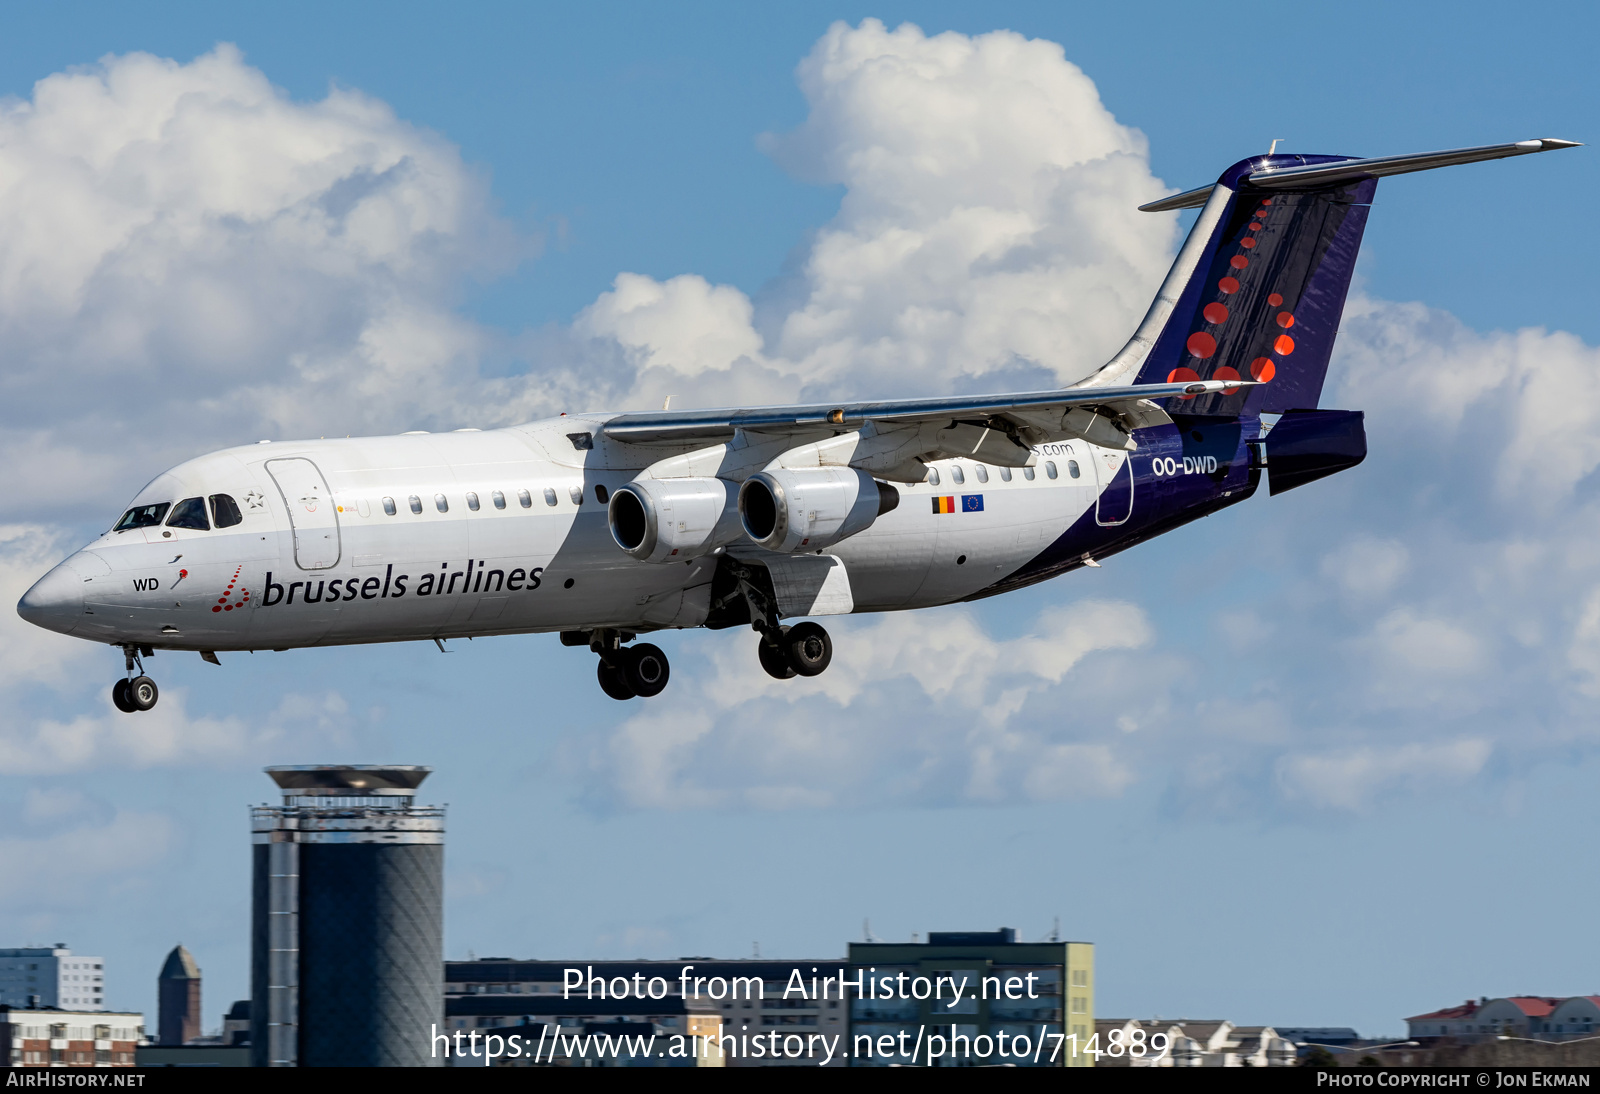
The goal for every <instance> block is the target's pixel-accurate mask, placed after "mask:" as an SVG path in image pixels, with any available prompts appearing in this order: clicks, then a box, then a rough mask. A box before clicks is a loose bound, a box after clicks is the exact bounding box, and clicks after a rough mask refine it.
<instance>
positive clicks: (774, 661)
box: [756, 627, 796, 680]
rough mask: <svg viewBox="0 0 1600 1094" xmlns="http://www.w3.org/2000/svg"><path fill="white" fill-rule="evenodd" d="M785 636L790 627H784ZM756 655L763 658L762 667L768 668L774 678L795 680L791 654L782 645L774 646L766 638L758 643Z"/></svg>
mask: <svg viewBox="0 0 1600 1094" xmlns="http://www.w3.org/2000/svg"><path fill="white" fill-rule="evenodd" d="M783 633H784V635H785V636H787V635H788V633H789V628H788V627H784V628H783ZM756 656H757V657H759V658H760V659H761V667H762V668H764V669H766V670H767V675H768V676H770V677H772V678H773V679H774V680H793V679H794V678H795V675H796V674H795V671H794V666H793V665H791V664H789V656H788V654H786V653H784V651H783V648H782V647H781V646H774V645H773V644H772V643H771V642H768V641H767V640H766V639H765V638H763V639H761V641H759V642H757V643H756Z"/></svg>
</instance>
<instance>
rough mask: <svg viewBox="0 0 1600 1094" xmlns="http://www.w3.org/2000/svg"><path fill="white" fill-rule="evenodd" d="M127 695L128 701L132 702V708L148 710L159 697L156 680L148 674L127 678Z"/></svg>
mask: <svg viewBox="0 0 1600 1094" xmlns="http://www.w3.org/2000/svg"><path fill="white" fill-rule="evenodd" d="M127 695H128V702H130V703H132V704H133V709H134V710H149V709H150V708H151V707H153V706H155V705H156V700H157V699H159V698H161V692H160V690H159V689H158V688H157V687H156V682H155V681H154V680H152V679H150V677H148V676H135V677H134V678H133V679H132V680H129V681H128V691H127Z"/></svg>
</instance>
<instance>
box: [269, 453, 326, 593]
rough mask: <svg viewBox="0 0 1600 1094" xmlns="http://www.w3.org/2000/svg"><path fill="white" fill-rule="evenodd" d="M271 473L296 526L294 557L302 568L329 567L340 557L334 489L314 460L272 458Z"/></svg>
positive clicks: (323, 568) (316, 568)
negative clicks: (329, 485) (330, 486)
mask: <svg viewBox="0 0 1600 1094" xmlns="http://www.w3.org/2000/svg"><path fill="white" fill-rule="evenodd" d="M267 474H269V475H271V476H272V481H273V482H274V483H276V484H277V487H278V491H279V493H281V494H282V495H283V504H284V506H285V508H287V509H288V512H289V525H290V527H291V528H292V529H293V530H294V561H295V564H296V565H298V566H299V567H300V568H301V569H302V570H326V569H329V568H330V567H332V566H334V565H335V564H336V563H338V561H339V553H340V550H341V548H340V543H339V515H338V513H336V512H335V511H334V504H333V491H331V490H329V489H328V482H327V480H326V479H324V478H323V477H322V471H321V470H320V469H319V468H318V467H317V465H316V464H314V463H312V462H311V461H310V460H307V459H303V458H300V457H295V458H292V459H282V460H268V461H267Z"/></svg>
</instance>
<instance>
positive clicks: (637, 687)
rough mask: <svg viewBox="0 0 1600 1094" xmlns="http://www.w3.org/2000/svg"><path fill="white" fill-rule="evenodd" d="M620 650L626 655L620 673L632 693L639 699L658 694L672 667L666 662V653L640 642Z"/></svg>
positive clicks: (664, 685)
mask: <svg viewBox="0 0 1600 1094" xmlns="http://www.w3.org/2000/svg"><path fill="white" fill-rule="evenodd" d="M621 652H622V653H624V654H626V655H627V660H626V661H624V662H623V668H622V675H623V678H624V679H625V680H627V682H628V687H630V688H632V689H633V693H634V694H635V695H637V696H639V697H640V698H641V699H648V698H650V697H651V696H652V695H660V694H661V692H662V690H663V689H664V688H665V687H666V686H667V680H668V679H669V678H670V677H671V676H672V667H671V666H670V665H668V664H667V655H666V654H664V653H662V652H661V647H660V646H653V645H651V644H650V643H649V642H640V643H639V644H638V645H637V646H629V647H628V648H627V649H625V650H623V651H621Z"/></svg>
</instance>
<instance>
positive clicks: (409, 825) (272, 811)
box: [250, 765, 444, 1067]
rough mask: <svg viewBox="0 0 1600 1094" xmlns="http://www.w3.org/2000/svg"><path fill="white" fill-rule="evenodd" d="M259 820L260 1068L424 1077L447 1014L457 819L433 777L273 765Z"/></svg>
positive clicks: (254, 1037) (256, 1028) (405, 771)
mask: <svg viewBox="0 0 1600 1094" xmlns="http://www.w3.org/2000/svg"><path fill="white" fill-rule="evenodd" d="M266 770H267V774H268V775H270V776H272V779H273V781H274V782H276V783H277V784H278V786H279V787H280V788H282V790H283V804H282V805H281V806H266V805H263V806H257V807H255V808H253V809H252V810H251V811H250V820H251V829H252V831H251V839H252V841H253V846H252V848H251V852H252V854H253V856H254V870H253V881H254V888H253V892H252V905H251V925H250V926H251V938H250V944H251V945H250V949H251V954H250V980H251V1000H252V1002H251V1013H250V1024H251V1028H250V1044H251V1062H252V1064H254V1065H255V1066H256V1067H296V1066H298V1067H425V1066H428V1065H430V1064H436V1063H439V1062H440V1061H438V1060H435V1059H433V1058H432V1057H431V1053H430V1052H429V1047H430V1044H431V1042H430V1040H429V1033H430V1028H431V1026H432V1025H434V1024H435V1023H438V1024H443V1020H444V1019H443V1013H444V982H443V977H444V810H443V809H440V808H435V807H432V806H427V807H418V806H416V805H415V804H414V798H415V795H416V792H417V787H418V785H420V784H421V782H422V780H423V779H425V778H427V777H428V774H429V772H430V771H431V770H432V769H431V768H427V767H396V766H367V765H345V766H337V765H335V766H315V765H314V766H307V767H269V768H267V769H266Z"/></svg>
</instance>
